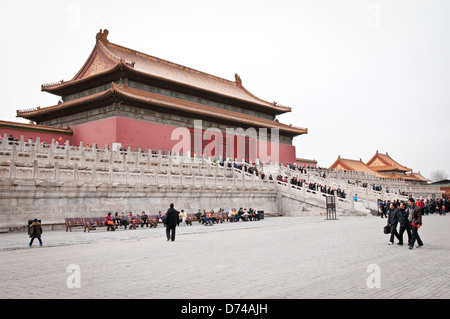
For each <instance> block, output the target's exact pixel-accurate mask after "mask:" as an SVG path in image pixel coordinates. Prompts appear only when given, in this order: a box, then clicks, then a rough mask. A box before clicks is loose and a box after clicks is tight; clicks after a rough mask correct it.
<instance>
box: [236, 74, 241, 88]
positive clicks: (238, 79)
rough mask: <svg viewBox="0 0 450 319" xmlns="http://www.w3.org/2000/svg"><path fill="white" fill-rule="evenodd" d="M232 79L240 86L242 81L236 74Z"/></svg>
mask: <svg viewBox="0 0 450 319" xmlns="http://www.w3.org/2000/svg"><path fill="white" fill-rule="evenodd" d="M234 78H235V79H236V84H237V85H239V86H242V79H241V77H240V76H239V75H238V74H237V73H236V74H235V75H234Z"/></svg>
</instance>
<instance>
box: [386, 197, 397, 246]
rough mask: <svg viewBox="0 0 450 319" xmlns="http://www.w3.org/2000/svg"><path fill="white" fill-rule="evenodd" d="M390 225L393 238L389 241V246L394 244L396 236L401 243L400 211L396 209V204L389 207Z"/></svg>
mask: <svg viewBox="0 0 450 319" xmlns="http://www.w3.org/2000/svg"><path fill="white" fill-rule="evenodd" d="M388 225H390V226H391V238H390V240H389V245H393V244H394V236H395V237H397V240H398V241H399V242H400V237H399V235H398V232H397V225H398V210H397V209H396V208H395V205H394V203H391V204H390V205H389V210H388Z"/></svg>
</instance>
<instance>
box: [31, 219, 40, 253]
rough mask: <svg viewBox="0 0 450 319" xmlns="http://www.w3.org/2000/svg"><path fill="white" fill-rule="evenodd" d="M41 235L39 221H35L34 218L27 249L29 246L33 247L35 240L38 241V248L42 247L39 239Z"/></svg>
mask: <svg viewBox="0 0 450 319" xmlns="http://www.w3.org/2000/svg"><path fill="white" fill-rule="evenodd" d="M42 233H43V231H42V226H41V224H40V223H39V221H38V220H37V218H35V219H34V220H33V223H32V224H31V226H30V238H31V240H30V243H29V244H28V247H30V248H31V246H33V242H34V240H35V239H36V238H37V239H38V240H39V246H42V245H43V244H42V239H41V236H42Z"/></svg>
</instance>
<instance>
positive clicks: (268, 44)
mask: <svg viewBox="0 0 450 319" xmlns="http://www.w3.org/2000/svg"><path fill="white" fill-rule="evenodd" d="M449 15H450V1H448V0H384V1H381V0H308V1H304V0H297V1H287V0H277V1H264V0H259V1H249V0H239V1H235V0H228V1H214V0H209V1H196V0H191V1H176V0H173V1H170V0H164V1H159V0H149V1H133V0H129V1H126V2H124V1H116V0H110V1H93V0H91V1H75V0H74V1H45V0H42V1H1V2H0V43H1V48H2V49H1V50H0V58H1V61H2V62H3V66H2V70H1V73H2V76H1V78H0V81H1V85H0V97H1V107H0V119H1V120H7V121H20V122H24V120H21V119H17V118H15V114H16V110H18V109H26V108H32V107H36V106H42V107H45V106H50V105H54V104H56V103H57V101H58V97H56V96H52V95H50V94H47V93H42V92H41V90H40V89H41V84H44V83H48V82H56V81H59V80H62V79H64V80H70V79H71V78H72V77H73V76H74V75H75V74H76V73H77V71H78V70H79V69H80V68H81V67H82V65H83V64H84V62H85V61H86V59H87V58H88V56H89V54H90V53H91V50H92V48H93V47H94V45H95V35H96V33H97V32H98V30H99V29H108V30H109V31H110V34H109V40H110V41H111V42H113V43H117V44H120V45H123V46H126V47H129V48H132V49H134V50H138V51H141V52H144V53H147V54H150V55H153V56H156V57H159V58H162V59H165V60H169V61H172V62H175V63H178V64H182V65H185V66H188V67H191V68H194V69H198V70H201V71H204V72H207V73H210V74H213V75H216V76H220V77H223V78H226V79H229V80H234V74H235V73H238V74H239V75H240V76H241V78H242V81H243V85H244V87H246V88H247V89H248V90H249V91H250V92H252V93H253V94H255V95H256V96H258V97H260V98H262V99H265V100H268V101H277V102H278V103H279V104H282V105H287V106H291V107H292V108H293V112H292V113H290V114H286V115H282V116H280V117H279V119H280V121H281V122H284V123H287V124H290V123H291V124H293V125H295V126H300V127H306V128H308V129H309V135H306V136H300V137H297V138H296V139H295V140H294V144H295V146H296V147H297V156H298V157H303V158H310V159H316V160H317V161H318V162H319V165H320V166H323V167H329V166H330V165H331V164H332V163H333V162H334V161H335V160H336V159H337V157H338V155H341V157H345V158H351V159H360V158H361V159H362V160H363V161H364V162H367V161H368V160H369V159H370V158H371V157H372V156H373V155H374V154H375V152H376V151H377V150H379V151H380V152H383V153H385V152H388V153H389V155H391V156H392V157H393V158H394V159H395V160H397V161H398V162H400V163H401V164H403V165H405V166H407V167H410V168H412V169H413V170H414V171H421V173H422V174H423V175H425V176H426V177H429V176H430V173H431V172H432V171H433V170H434V169H442V170H445V171H446V172H447V174H449V175H450V161H449V159H450V147H449V143H450V139H449V137H450V130H449V119H450V63H449V58H450V41H449V39H450V34H449V33H450V19H449V18H448V17H449Z"/></svg>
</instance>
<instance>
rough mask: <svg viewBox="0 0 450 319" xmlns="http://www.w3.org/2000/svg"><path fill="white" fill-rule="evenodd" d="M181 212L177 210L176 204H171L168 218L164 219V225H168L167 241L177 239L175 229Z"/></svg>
mask: <svg viewBox="0 0 450 319" xmlns="http://www.w3.org/2000/svg"><path fill="white" fill-rule="evenodd" d="M179 215H180V212H179V211H177V210H175V208H174V205H173V204H170V208H169V209H168V210H167V214H166V218H165V219H164V225H165V226H166V235H167V241H169V240H172V241H175V230H176V228H177V225H178V223H179V218H180V217H179Z"/></svg>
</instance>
